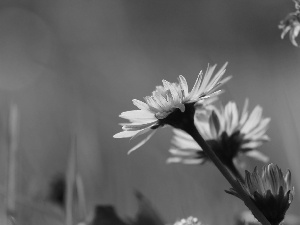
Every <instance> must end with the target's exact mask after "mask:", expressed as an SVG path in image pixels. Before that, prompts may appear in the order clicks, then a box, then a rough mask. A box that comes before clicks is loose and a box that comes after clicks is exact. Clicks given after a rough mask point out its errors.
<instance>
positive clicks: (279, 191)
mask: <svg viewBox="0 0 300 225" xmlns="http://www.w3.org/2000/svg"><path fill="white" fill-rule="evenodd" d="M245 181H246V182H245V184H241V185H242V186H243V188H244V189H245V190H246V191H247V192H248V194H249V196H250V197H251V198H252V199H253V201H254V203H255V204H256V206H257V207H258V208H259V210H260V211H261V212H262V213H263V214H264V216H265V217H266V218H267V219H268V221H269V222H270V223H271V224H272V225H276V224H277V225H278V224H280V222H281V221H282V220H283V219H284V216H285V213H286V211H287V210H288V208H289V207H290V204H291V203H292V201H293V195H294V188H293V187H292V186H291V172H290V171H289V170H288V171H287V173H286V175H285V176H283V174H282V171H281V169H280V168H279V167H278V166H277V165H274V164H272V163H271V164H269V165H268V166H264V167H263V169H262V174H261V175H260V174H259V173H258V171H257V168H255V169H254V171H253V173H250V172H248V171H247V170H246V171H245ZM227 193H229V194H233V195H235V196H237V197H239V195H238V194H237V193H236V192H235V191H234V190H233V189H231V190H230V191H227Z"/></svg>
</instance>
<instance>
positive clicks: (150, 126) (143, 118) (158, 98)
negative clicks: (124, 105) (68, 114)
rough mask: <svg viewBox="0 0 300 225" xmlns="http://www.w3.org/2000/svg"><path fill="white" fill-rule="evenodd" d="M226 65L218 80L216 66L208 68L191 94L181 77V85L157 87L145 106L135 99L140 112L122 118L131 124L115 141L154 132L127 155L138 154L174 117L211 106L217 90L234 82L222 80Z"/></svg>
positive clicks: (218, 75) (124, 126) (128, 113)
mask: <svg viewBox="0 0 300 225" xmlns="http://www.w3.org/2000/svg"><path fill="white" fill-rule="evenodd" d="M226 65H227V63H226V64H225V65H224V66H223V67H222V68H221V69H220V70H219V71H218V72H217V73H216V74H215V76H212V75H213V72H214V70H215V68H216V65H214V66H212V67H210V66H208V68H207V70H206V72H205V74H204V75H203V73H202V71H200V73H199V75H198V78H197V80H196V82H195V84H194V86H193V88H192V90H191V91H190V92H189V91H188V84H187V81H186V79H185V78H184V77H183V76H182V75H180V76H179V78H178V83H170V82H168V81H166V80H163V81H162V83H163V86H157V87H156V90H155V91H153V92H152V95H151V96H147V97H145V102H142V101H139V100H137V99H133V100H132V102H133V104H134V105H135V106H136V107H138V108H139V109H138V110H131V111H126V112H123V113H121V114H120V117H121V118H124V119H127V120H129V123H123V124H121V125H122V129H123V131H122V132H120V133H117V134H115V135H114V138H131V139H132V138H135V137H138V136H140V135H142V134H145V133H148V132H150V131H151V133H150V134H149V135H148V136H147V137H146V138H145V139H144V140H143V141H141V142H140V143H139V144H137V145H136V146H135V147H133V148H132V149H131V150H130V151H129V152H128V153H130V152H132V151H134V150H136V149H137V148H139V147H140V146H142V145H143V144H144V143H146V142H147V141H148V140H149V139H150V138H151V137H152V135H153V134H154V132H155V130H156V129H157V128H159V127H162V126H164V125H165V124H166V120H167V119H168V117H169V116H170V115H171V114H172V113H174V112H182V113H183V112H185V110H186V108H187V107H190V106H191V105H192V106H193V105H194V104H200V105H203V104H204V103H207V102H209V101H208V100H207V99H208V98H210V97H212V96H217V95H218V94H220V91H219V90H217V88H219V87H220V86H221V85H222V84H224V83H225V82H227V81H228V80H229V79H230V78H231V77H226V78H224V79H222V77H223V75H224V73H225V71H226V69H225V68H226Z"/></svg>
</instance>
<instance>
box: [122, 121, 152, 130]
mask: <svg viewBox="0 0 300 225" xmlns="http://www.w3.org/2000/svg"><path fill="white" fill-rule="evenodd" d="M156 123H157V120H156V121H153V122H152V123H129V124H125V125H124V126H123V127H122V129H123V130H142V129H145V128H147V127H150V126H152V125H154V124H156Z"/></svg>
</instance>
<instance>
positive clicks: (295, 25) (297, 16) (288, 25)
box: [278, 11, 300, 47]
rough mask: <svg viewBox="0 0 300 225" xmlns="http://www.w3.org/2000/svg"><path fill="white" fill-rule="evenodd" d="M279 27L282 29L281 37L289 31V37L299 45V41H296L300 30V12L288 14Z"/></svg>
mask: <svg viewBox="0 0 300 225" xmlns="http://www.w3.org/2000/svg"><path fill="white" fill-rule="evenodd" d="M278 27H279V29H282V33H281V38H282V39H283V38H284V36H285V35H286V34H287V33H288V32H289V38H290V41H291V42H292V44H293V45H294V46H296V47H298V43H297V42H296V38H297V37H298V35H299V32H300V12H299V11H297V12H293V13H290V14H288V15H287V17H286V18H285V19H284V20H282V21H281V22H280V24H279V26H278Z"/></svg>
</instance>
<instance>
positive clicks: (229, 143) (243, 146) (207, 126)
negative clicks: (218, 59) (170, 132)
mask: <svg viewBox="0 0 300 225" xmlns="http://www.w3.org/2000/svg"><path fill="white" fill-rule="evenodd" d="M209 108H211V109H212V110H211V113H210V114H209V116H208V117H205V116H204V117H205V118H204V119H203V114H200V115H202V117H201V118H200V117H198V119H195V125H196V127H197V129H198V131H199V133H200V134H201V135H202V137H203V138H204V139H205V140H206V142H207V143H208V145H209V146H210V147H211V149H212V150H213V151H214V152H215V154H216V155H217V156H218V157H219V159H220V160H221V161H222V162H223V163H224V164H225V165H226V166H227V167H229V168H230V167H232V166H233V163H234V161H235V160H236V158H237V157H238V155H239V154H245V155H247V156H250V157H253V158H256V159H258V160H261V161H263V162H267V161H268V157H267V156H265V155H263V154H262V153H261V152H260V151H258V150H257V148H258V147H259V146H261V145H262V144H263V142H265V141H267V140H269V137H268V136H267V135H266V134H265V133H266V131H267V129H268V124H269V122H270V118H263V117H262V111H263V110H262V108H261V107H260V106H256V107H255V108H254V109H253V111H252V112H251V114H250V115H249V112H248V100H246V101H245V105H244V108H243V111H242V112H241V114H239V112H238V109H237V106H236V104H235V103H234V102H229V103H228V104H227V105H226V106H225V108H223V107H222V108H221V109H220V110H219V109H217V108H216V107H214V106H210V107H209ZM174 134H175V135H174V137H173V139H172V144H173V146H172V147H171V149H170V153H171V154H172V155H173V156H172V157H170V158H169V159H168V160H167V162H169V163H172V162H180V163H184V164H201V163H204V162H205V161H206V160H208V159H209V158H208V157H207V155H206V154H205V152H204V151H202V149H201V147H199V145H198V144H197V143H196V142H195V141H194V139H193V138H192V137H191V136H190V135H189V134H187V133H186V132H184V131H181V130H178V129H174Z"/></svg>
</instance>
